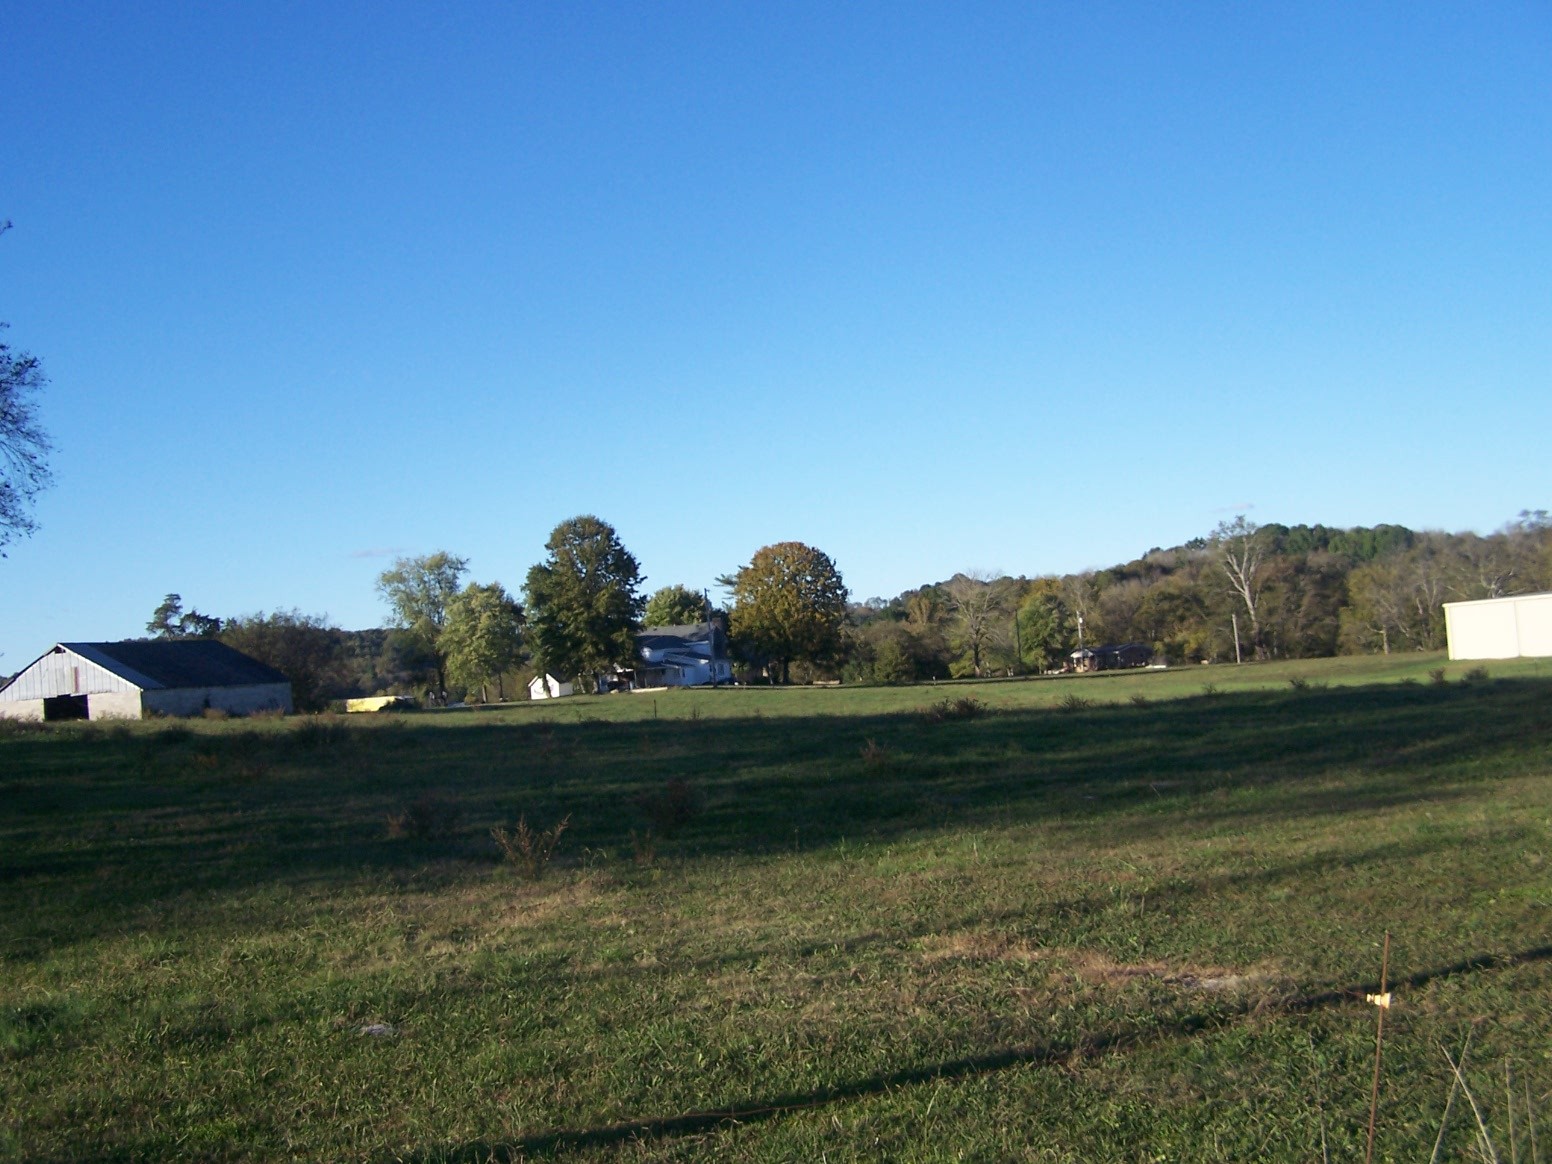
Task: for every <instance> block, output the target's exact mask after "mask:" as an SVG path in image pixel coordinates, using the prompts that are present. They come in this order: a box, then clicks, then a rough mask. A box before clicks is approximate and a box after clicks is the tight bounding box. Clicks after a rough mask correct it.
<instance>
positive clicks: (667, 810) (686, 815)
mask: <svg viewBox="0 0 1552 1164" xmlns="http://www.w3.org/2000/svg"><path fill="white" fill-rule="evenodd" d="M631 803H632V804H633V805H635V806H636V807H637V808H638V809H640V810H641V813H642V815H643V816H645V817H646V818H647V820H648V822H650V824H651V826H652V828H653V829H654V830H656V832H657V834H658V835H659V836H663V837H671V836H673V835H674V833H676V832H678V831H679V830H680V829H682V828H683V827H684V826H685V825H687V824H689V823H690V822H691V821H692V820H694V819H695V818H696V816H698V815H699V814H700V797H699V796H698V795H696V792H695V789H694V788H693V787H692V786H691V785H690V782H689V781H688V780H684V779H680V778H678V777H675V778H674V779H672V780H670V781H669V782H668V783H667V784H665V785H663V787H662V788H659V789H657V790H656V791H653V792H641V793H638V794H637V795H635V796H633V797H631Z"/></svg>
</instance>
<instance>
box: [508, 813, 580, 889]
mask: <svg viewBox="0 0 1552 1164" xmlns="http://www.w3.org/2000/svg"><path fill="white" fill-rule="evenodd" d="M570 824H571V814H570V813H567V814H566V815H565V816H563V817H561V819H560V823H558V824H557V825H555V826H554V827H553V828H548V829H543V830H542V831H539V832H535V831H534V830H533V829H531V828H529V827H528V818H527V817H521V816H520V817H518V818H517V828H516V829H515V830H513V831H512V832H508V831H507V830H506V829H502V828H494V829H491V830H490V836H491V839H492V840H493V841H495V842H496V847H497V848H499V849H500V850H501V855H502V856H503V857H505V858H506V860H507V863H508V864H509V865H511V866H512V867H513V868H514V869H516V870H518V871H519V872H520V873H522V874H523V876H524V877H527V878H528V880H530V881H538V880H539V879H540V878H541V877H543V876H544V870H545V868H546V867H547V866H548V865H549V863H550V859H551V858H552V857H553V856H554V855H555V846H556V845H557V844H559V843H560V837H561V834H562V833H564V832H565V831H566V828H567V826H568V825H570Z"/></svg>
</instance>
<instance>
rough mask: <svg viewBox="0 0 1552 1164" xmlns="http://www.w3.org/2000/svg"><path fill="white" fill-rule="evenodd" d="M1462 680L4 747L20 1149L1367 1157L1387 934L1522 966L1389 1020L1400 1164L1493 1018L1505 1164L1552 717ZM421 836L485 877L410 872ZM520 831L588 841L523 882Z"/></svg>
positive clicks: (137, 734) (883, 698)
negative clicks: (638, 800) (664, 832)
mask: <svg viewBox="0 0 1552 1164" xmlns="http://www.w3.org/2000/svg"><path fill="white" fill-rule="evenodd" d="M1440 662H1441V661H1440V660H1438V659H1417V658H1400V657H1398V658H1395V659H1393V660H1384V659H1360V660H1328V661H1324V662H1321V663H1303V664H1287V665H1280V666H1268V667H1246V668H1239V669H1231V668H1221V667H1220V668H1211V669H1209V668H1199V669H1197V670H1194V671H1191V672H1183V673H1181V672H1166V673H1151V674H1145V675H1131V676H1122V677H1110V676H1096V677H1092V678H1083V679H1068V680H1061V681H1055V682H1052V681H1042V682H1026V683H1006V684H990V685H982V686H978V687H976V688H974V689H973V690H972V689H967V688H964V687H961V686H953V687H949V688H947V691H946V692H945V691H944V690H937V691H934V690H932V689H930V688H915V689H901V690H871V691H868V690H864V691H832V690H821V691H740V692H716V693H710V692H707V693H697V694H690V693H674V694H672V695H663V696H655V697H654V696H646V695H642V696H635V697H615V698H612V699H604V700H570V701H559V702H557V703H555V704H550V705H543V704H541V705H534V706H523V707H516V708H512V709H509V710H503V711H496V712H481V713H465V714H446V715H436V716H423V717H409V718H400V717H382V718H375V719H371V720H367V721H364V722H354V721H353V722H351V723H349V724H345V725H340V724H335V723H332V722H330V721H311V722H300V723H298V722H295V721H292V722H285V723H280V722H273V721H271V722H258V723H244V724H238V723H198V724H195V725H193V726H192V727H183V726H181V725H180V726H166V725H137V726H134V727H119V728H109V729H99V728H89V727H70V728H64V729H56V730H51V731H48V732H44V733H24V734H18V735H12V736H10V737H7V738H4V739H0V805H3V806H4V813H3V815H0V958H3V961H0V1154H3V1153H5V1152H9V1153H11V1154H13V1155H18V1156H23V1157H26V1158H29V1159H50V1158H53V1159H61V1160H63V1159H77V1158H81V1157H83V1156H84V1157H94V1158H121V1159H132V1158H156V1157H165V1156H172V1155H178V1154H183V1155H197V1156H201V1157H207V1158H221V1157H231V1158H245V1157H247V1158H273V1157H282V1156H297V1157H306V1158H315V1159H340V1158H400V1157H407V1158H412V1159H427V1160H431V1159H483V1158H486V1156H487V1155H489V1154H492V1153H494V1154H495V1155H497V1156H498V1157H512V1156H517V1157H521V1156H539V1157H545V1156H549V1155H552V1154H562V1155H567V1156H570V1157H573V1158H582V1159H591V1158H599V1159H603V1158H621V1157H623V1158H626V1159H679V1158H690V1157H695V1156H702V1155H709V1154H715V1155H718V1156H720V1157H722V1158H727V1159H773V1160H774V1159H815V1160H817V1159H820V1158H821V1155H823V1156H824V1157H826V1158H828V1159H831V1160H839V1159H848V1158H880V1159H884V1158H887V1159H922V1160H937V1159H944V1160H951V1159H960V1158H964V1159H1009V1158H1011V1159H1052V1160H1102V1159H1116V1160H1133V1159H1148V1158H1157V1159H1170V1160H1174V1159H1190V1160H1213V1159H1217V1160H1245V1159H1287V1160H1315V1159H1320V1155H1321V1147H1320V1137H1321V1134H1322V1128H1323V1129H1324V1133H1325V1135H1326V1137H1327V1139H1328V1146H1329V1150H1330V1156H1331V1158H1332V1159H1343V1160H1352V1159H1357V1158H1360V1157H1361V1152H1362V1147H1363V1144H1362V1140H1363V1133H1364V1124H1365V1122H1366V1119H1367V1100H1368V1086H1369V1072H1370V1070H1371V1069H1372V1053H1373V1011H1372V1008H1367V1007H1365V1006H1364V1005H1363V1004H1362V1002H1361V1000H1357V999H1352V998H1350V997H1348V995H1347V994H1344V993H1343V992H1350V991H1352V990H1353V989H1355V988H1360V987H1361V986H1362V985H1363V984H1365V983H1366V982H1369V981H1370V980H1372V979H1374V978H1375V977H1376V976H1377V972H1378V964H1379V950H1378V946H1377V943H1378V940H1379V938H1380V936H1381V934H1382V933H1383V931H1384V930H1385V929H1387V928H1389V929H1390V930H1391V931H1392V932H1393V934H1394V948H1393V955H1392V961H1393V964H1394V967H1395V972H1396V974H1397V975H1399V976H1401V977H1403V978H1405V977H1407V976H1414V975H1426V974H1427V973H1428V972H1430V971H1432V970H1435V969H1437V968H1441V967H1447V966H1449V965H1450V964H1452V963H1457V962H1459V961H1461V960H1462V959H1467V958H1473V957H1480V958H1490V959H1491V958H1496V959H1499V961H1498V962H1495V963H1492V964H1489V965H1482V966H1479V967H1475V968H1472V969H1468V970H1465V971H1462V972H1459V973H1455V974H1449V975H1440V976H1436V977H1433V978H1430V979H1428V980H1426V981H1419V982H1418V983H1416V984H1415V985H1409V986H1405V987H1403V988H1402V989H1401V990H1400V991H1399V992H1398V1003H1399V1005H1398V1007H1397V1009H1396V1010H1395V1011H1394V1012H1393V1013H1392V1016H1391V1020H1390V1022H1389V1024H1388V1026H1387V1044H1386V1073H1385V1092H1384V1104H1383V1107H1382V1113H1381V1129H1380V1132H1381V1134H1380V1152H1379V1156H1380V1158H1384V1159H1409V1160H1426V1159H1427V1158H1428V1153H1429V1150H1430V1148H1431V1146H1432V1143H1433V1138H1434V1134H1435V1133H1436V1131H1437V1128H1438V1116H1439V1112H1440V1110H1441V1109H1442V1107H1443V1103H1444V1099H1445V1096H1446V1094H1447V1091H1448V1074H1447V1072H1448V1068H1447V1067H1446V1065H1445V1063H1444V1061H1443V1059H1442V1057H1441V1056H1440V1055H1439V1052H1438V1050H1437V1047H1436V1044H1437V1043H1438V1042H1440V1041H1442V1042H1444V1043H1446V1044H1449V1045H1451V1046H1458V1045H1459V1042H1460V1039H1461V1038H1462V1035H1463V1032H1464V1030H1465V1029H1466V1028H1467V1026H1468V1025H1469V1024H1472V1023H1475V1024H1476V1034H1475V1036H1474V1049H1473V1052H1472V1057H1473V1059H1474V1061H1475V1062H1476V1063H1478V1064H1480V1065H1481V1070H1480V1072H1478V1073H1476V1074H1474V1075H1473V1076H1472V1078H1473V1081H1474V1083H1475V1085H1476V1088H1477V1092H1478V1095H1477V1098H1478V1100H1479V1101H1480V1102H1482V1103H1483V1104H1484V1115H1485V1116H1486V1117H1487V1118H1488V1119H1489V1121H1491V1122H1492V1125H1493V1128H1494V1130H1495V1133H1496V1134H1497V1135H1498V1137H1499V1144H1500V1148H1502V1149H1506V1147H1507V1112H1506V1110H1505V1103H1504V1095H1503V1081H1502V1072H1503V1070H1504V1068H1505V1067H1506V1066H1509V1067H1510V1068H1512V1070H1513V1071H1514V1073H1515V1075H1514V1078H1515V1080H1516V1082H1515V1087H1516V1090H1517V1091H1519V1090H1520V1088H1521V1087H1522V1085H1523V1086H1525V1087H1528V1088H1529V1091H1530V1094H1531V1096H1532V1097H1533V1099H1534V1100H1535V1102H1537V1103H1539V1104H1540V1108H1539V1110H1540V1111H1541V1112H1542V1113H1544V1114H1549V1113H1552V1107H1549V1105H1548V1104H1547V1102H1546V1096H1547V1093H1548V1091H1549V1089H1552V1051H1549V1050H1548V1048H1549V1047H1552V961H1549V960H1546V957H1545V949H1544V947H1545V946H1546V944H1547V943H1548V942H1552V924H1549V923H1552V873H1549V868H1548V863H1547V859H1548V856H1549V843H1548V842H1549V837H1552V786H1549V782H1548V772H1549V757H1552V737H1549V728H1552V680H1549V679H1548V677H1547V676H1548V670H1547V667H1546V664H1545V663H1542V664H1530V663H1517V664H1494V665H1492V666H1491V670H1492V672H1493V674H1494V679H1493V681H1492V682H1490V683H1472V684H1462V683H1459V682H1452V683H1451V684H1450V685H1449V686H1448V687H1434V686H1431V685H1429V684H1428V683H1427V682H1426V678H1425V676H1426V672H1427V670H1429V669H1430V668H1432V667H1437V666H1439V665H1440ZM1449 670H1450V673H1451V675H1452V676H1454V677H1458V676H1459V675H1461V674H1463V673H1464V671H1465V668H1464V667H1463V666H1461V665H1458V664H1455V665H1450V668H1449ZM1294 675H1297V676H1300V677H1305V678H1308V679H1311V680H1313V681H1316V682H1328V683H1330V684H1331V686H1329V687H1327V688H1325V689H1318V688H1317V689H1309V690H1304V691H1295V690H1292V689H1291V688H1290V687H1289V685H1288V683H1287V680H1288V678H1289V677H1290V676H1294ZM1405 677H1415V678H1424V680H1425V681H1424V682H1422V683H1419V684H1415V685H1406V684H1402V683H1398V682H1396V681H1395V680H1397V679H1400V678H1405ZM1209 679H1210V680H1211V681H1212V683H1213V684H1214V685H1216V686H1217V687H1218V688H1220V689H1221V691H1220V694H1218V695H1215V696H1204V695H1202V694H1201V693H1200V692H1201V688H1202V686H1203V684H1204V683H1205V682H1207V681H1208V680H1209ZM1344 683H1352V684H1356V685H1354V686H1342V684H1344ZM1074 692H1078V693H1081V694H1082V695H1083V696H1084V697H1085V698H1091V699H1093V700H1095V701H1096V704H1097V705H1096V706H1094V707H1092V708H1090V709H1087V710H1082V709H1079V710H1070V711H1062V710H1058V709H1057V707H1056V704H1057V703H1058V702H1059V701H1060V700H1061V699H1063V698H1065V697H1066V696H1068V695H1069V694H1071V693H1074ZM945 693H947V694H952V695H954V696H959V695H963V694H972V693H973V694H975V695H977V696H978V697H980V698H982V699H983V700H985V701H986V702H987V703H989V704H992V705H994V706H996V707H997V708H998V709H999V711H1000V714H997V715H994V716H990V717H987V718H983V719H978V720H974V721H968V722H953V723H943V724H928V723H926V722H925V721H924V720H923V719H922V717H921V716H919V715H916V714H912V713H911V709H916V708H920V707H922V706H924V705H925V704H927V703H929V702H931V701H932V700H934V699H937V698H940V697H942V696H943V695H944V694H945ZM1139 694H1140V695H1143V696H1145V697H1146V698H1147V700H1148V702H1147V703H1146V704H1143V705H1134V704H1133V703H1132V702H1131V697H1132V696H1133V695H1139ZM654 704H655V705H656V708H655V710H656V714H657V716H658V718H657V719H656V720H655V721H654V719H653V718H652V717H653V714H654V706H653V705H654ZM692 715H693V716H694V718H689V717H691V716H692ZM578 719H581V720H584V721H587V722H575V721H576V720H578ZM676 777H682V778H687V779H688V780H690V781H691V782H692V783H693V784H694V785H695V787H696V788H697V790H698V792H699V794H700V796H701V799H702V812H701V813H700V815H699V816H698V817H697V818H696V819H695V820H694V821H693V822H692V823H691V824H689V825H688V826H687V827H686V828H685V829H684V830H683V831H682V832H681V833H680V834H679V835H678V836H676V837H673V838H670V839H666V840H660V841H659V843H658V846H657V848H658V851H657V859H656V861H655V863H654V865H653V866H651V867H640V866H638V865H637V864H635V863H634V862H633V861H632V860H631V859H630V858H631V852H632V842H631V835H630V834H631V830H632V829H633V828H635V829H640V828H641V827H642V824H643V822H642V820H641V819H640V817H639V814H637V813H636V812H635V811H634V810H633V809H632V807H631V803H630V802H631V798H632V796H634V795H635V794H637V793H640V792H642V791H644V790H647V791H651V790H656V789H659V788H661V787H662V786H663V784H664V782H665V781H666V780H668V779H670V778H676ZM427 793H431V794H435V795H437V796H439V797H441V798H442V799H443V800H444V801H447V802H455V803H456V804H457V805H458V806H459V808H460V809H461V812H462V820H461V823H460V826H459V827H458V829H457V830H455V832H454V833H453V835H451V836H448V837H443V838H438V839H430V840H414V839H399V840H390V839H388V838H387V837H386V831H385V829H384V825H383V821H384V819H385V817H386V816H387V814H388V813H390V812H392V811H395V810H396V809H400V808H402V807H404V806H405V805H407V804H409V803H411V802H413V801H414V800H415V799H416V798H418V797H421V796H423V795H425V794H427ZM520 812H521V813H526V814H528V816H529V817H530V819H533V820H538V821H542V822H549V821H553V820H555V819H558V817H559V816H560V815H562V814H563V813H568V812H569V813H570V814H571V815H572V831H571V832H570V833H569V834H568V835H567V837H566V838H565V840H564V842H563V845H562V852H563V854H564V856H565V858H566V860H565V861H564V863H563V864H562V865H561V866H560V867H559V868H557V869H555V870H554V871H552V874H551V876H550V877H549V878H548V879H547V880H545V881H544V882H542V883H540V884H539V885H537V886H535V885H529V884H526V883H523V882H521V881H519V880H518V879H516V878H515V877H514V876H512V875H510V874H509V873H508V872H507V871H506V870H504V869H501V868H499V867H497V866H496V865H495V864H494V855H495V850H494V848H493V846H492V845H491V844H490V842H489V841H488V840H487V839H486V836H485V831H486V829H487V828H488V827H489V826H490V825H491V824H495V823H498V822H501V821H511V820H514V819H515V818H516V816H517V815H518V813H520ZM1527 951H1528V952H1530V954H1529V956H1528V957H1526V958H1525V959H1524V960H1522V961H1520V962H1518V963H1512V964H1511V963H1508V962H1505V961H1503V960H1504V959H1506V958H1508V957H1510V956H1512V955H1515V954H1517V953H1525V952H1527ZM379 1021H380V1022H387V1023H391V1024H393V1026H394V1027H395V1028H396V1034H394V1035H393V1036H392V1037H387V1038H374V1037H371V1036H363V1035H362V1034H360V1033H359V1032H360V1030H361V1028H362V1027H363V1026H365V1025H366V1024H369V1023H372V1022H379ZM1494 1073H1496V1074H1494ZM1493 1079H1496V1083H1493V1082H1492V1080H1493ZM1523 1106H1524V1105H1523V1096H1522V1100H1521V1103H1520V1107H1521V1108H1522V1109H1523ZM735 1108H736V1109H739V1112H740V1118H739V1120H738V1121H737V1122H732V1123H730V1122H727V1121H721V1120H717V1119H715V1118H688V1119H683V1118H679V1117H683V1116H685V1115H686V1113H696V1112H703V1111H706V1110H708V1109H735ZM773 1108H785V1109H787V1110H785V1111H783V1112H782V1113H781V1114H778V1115H772V1114H771V1109H773ZM1518 1118H1519V1121H1520V1123H1519V1129H1520V1136H1521V1142H1520V1150H1521V1153H1522V1158H1527V1157H1526V1156H1525V1153H1526V1152H1527V1151H1528V1140H1527V1139H1525V1135H1526V1125H1525V1123H1524V1114H1523V1110H1521V1111H1520V1113H1519V1115H1518ZM1542 1139H1543V1140H1544V1141H1545V1142H1546V1143H1549V1144H1552V1128H1546V1129H1543V1135H1542ZM1448 1146H1449V1151H1450V1156H1449V1157H1448V1158H1453V1159H1460V1158H1465V1157H1463V1156H1462V1153H1464V1152H1466V1151H1467V1150H1468V1149H1469V1147H1470V1145H1469V1141H1468V1137H1467V1127H1466V1123H1465V1122H1464V1120H1463V1119H1462V1118H1461V1117H1460V1116H1457V1120H1456V1123H1455V1125H1454V1131H1453V1133H1452V1135H1451V1137H1450V1138H1449V1142H1448ZM1506 1155H1507V1152H1506ZM1542 1155H1543V1158H1545V1157H1546V1156H1547V1155H1548V1152H1547V1148H1546V1147H1545V1146H1544V1147H1543V1148H1542Z"/></svg>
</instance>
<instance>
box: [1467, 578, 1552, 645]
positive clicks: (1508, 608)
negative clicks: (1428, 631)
mask: <svg viewBox="0 0 1552 1164" xmlns="http://www.w3.org/2000/svg"><path fill="white" fill-rule="evenodd" d="M1444 629H1445V633H1446V634H1447V635H1448V636H1449V640H1450V658H1452V659H1518V658H1522V657H1531V658H1541V657H1545V656H1552V594H1515V595H1511V596H1510V597H1508V598H1482V599H1478V600H1477V601H1475V602H1446V603H1445V604H1444Z"/></svg>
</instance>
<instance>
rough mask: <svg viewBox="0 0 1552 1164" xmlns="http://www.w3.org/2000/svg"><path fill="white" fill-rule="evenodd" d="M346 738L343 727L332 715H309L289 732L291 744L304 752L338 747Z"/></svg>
mask: <svg viewBox="0 0 1552 1164" xmlns="http://www.w3.org/2000/svg"><path fill="white" fill-rule="evenodd" d="M348 738H349V736H348V732H347V730H346V728H345V725H344V724H343V723H342V722H340V720H339V717H337V716H333V715H310V716H308V717H307V718H305V719H304V720H302V722H301V723H300V724H298V725H297V726H296V728H295V729H294V730H293V731H292V732H291V743H292V744H294V745H295V746H296V747H298V748H301V749H303V750H305V751H316V750H319V749H323V748H334V747H338V746H339V745H340V744H342V743H344V742H345V741H346V739H348Z"/></svg>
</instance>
